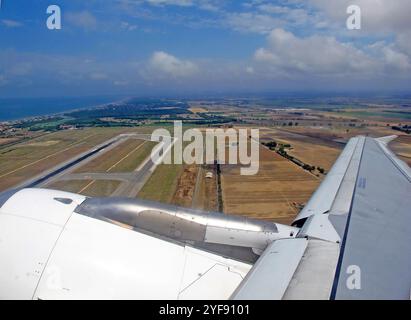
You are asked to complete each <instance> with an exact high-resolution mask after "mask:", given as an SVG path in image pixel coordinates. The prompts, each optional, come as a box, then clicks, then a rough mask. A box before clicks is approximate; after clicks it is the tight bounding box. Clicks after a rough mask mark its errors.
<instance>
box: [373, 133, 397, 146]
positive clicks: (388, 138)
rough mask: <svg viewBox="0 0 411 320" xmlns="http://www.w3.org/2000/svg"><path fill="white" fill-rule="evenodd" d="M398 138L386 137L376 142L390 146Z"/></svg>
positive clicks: (394, 136)
mask: <svg viewBox="0 0 411 320" xmlns="http://www.w3.org/2000/svg"><path fill="white" fill-rule="evenodd" d="M397 138H398V136H396V135H392V136H385V137H381V138H377V139H375V140H377V141H378V142H380V143H382V144H385V145H388V144H389V143H390V142H391V141H393V140H395V139H397Z"/></svg>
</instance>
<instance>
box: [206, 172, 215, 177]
mask: <svg viewBox="0 0 411 320" xmlns="http://www.w3.org/2000/svg"><path fill="white" fill-rule="evenodd" d="M205 177H206V179H213V177H214V175H213V173H212V172H211V171H209V172H207V173H206V175H205Z"/></svg>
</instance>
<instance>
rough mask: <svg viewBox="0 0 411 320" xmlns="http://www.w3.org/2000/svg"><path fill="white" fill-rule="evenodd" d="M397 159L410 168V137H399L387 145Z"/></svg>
mask: <svg viewBox="0 0 411 320" xmlns="http://www.w3.org/2000/svg"><path fill="white" fill-rule="evenodd" d="M389 147H390V148H391V150H392V151H393V152H394V153H396V154H397V155H398V156H399V158H400V159H401V160H403V161H405V162H406V163H407V164H408V165H409V166H410V167H411V135H401V136H399V137H398V138H397V139H395V140H394V141H392V142H391V143H390V145H389Z"/></svg>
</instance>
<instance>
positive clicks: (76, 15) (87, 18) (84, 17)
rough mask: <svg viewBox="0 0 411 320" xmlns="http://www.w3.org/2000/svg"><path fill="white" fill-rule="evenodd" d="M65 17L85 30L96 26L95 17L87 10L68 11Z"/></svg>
mask: <svg viewBox="0 0 411 320" xmlns="http://www.w3.org/2000/svg"><path fill="white" fill-rule="evenodd" d="M66 19H67V21H68V22H69V23H71V24H72V25H74V26H76V27H78V28H82V29H85V30H94V29H96V27H97V19H96V17H94V16H93V15H92V14H91V13H90V12H88V11H81V12H68V13H67V15H66Z"/></svg>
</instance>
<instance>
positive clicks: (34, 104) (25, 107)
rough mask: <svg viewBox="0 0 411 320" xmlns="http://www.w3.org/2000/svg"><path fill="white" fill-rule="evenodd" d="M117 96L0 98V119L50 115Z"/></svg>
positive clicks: (89, 105)
mask: <svg viewBox="0 0 411 320" xmlns="http://www.w3.org/2000/svg"><path fill="white" fill-rule="evenodd" d="M121 98H122V97H119V96H110V97H109V96H104V97H101V96H99V97H76V98H73V97H70V98H69V97H63V98H7V99H4V98H0V121H11V120H19V119H24V118H30V117H35V116H44V115H51V114H55V113H61V112H67V111H70V110H75V109H82V108H90V107H94V106H99V105H103V104H107V103H110V102H115V101H119V100H121Z"/></svg>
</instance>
